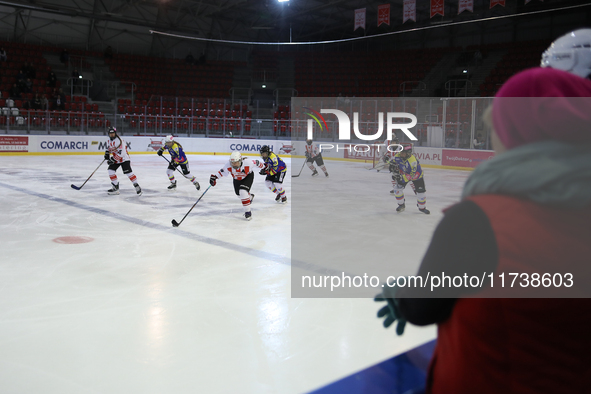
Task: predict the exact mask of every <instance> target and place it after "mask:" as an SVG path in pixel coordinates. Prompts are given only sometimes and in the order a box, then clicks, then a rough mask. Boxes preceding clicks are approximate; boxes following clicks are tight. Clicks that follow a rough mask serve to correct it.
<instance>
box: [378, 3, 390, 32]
mask: <svg viewBox="0 0 591 394" xmlns="http://www.w3.org/2000/svg"><path fill="white" fill-rule="evenodd" d="M382 23H385V24H386V25H388V26H390V4H382V5H379V6H378V27H380V25H381V24H382Z"/></svg>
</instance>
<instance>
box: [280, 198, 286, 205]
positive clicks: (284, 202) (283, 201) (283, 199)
mask: <svg viewBox="0 0 591 394" xmlns="http://www.w3.org/2000/svg"><path fill="white" fill-rule="evenodd" d="M281 204H287V197H285V196H283V197H281Z"/></svg>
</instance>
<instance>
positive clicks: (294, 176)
mask: <svg viewBox="0 0 591 394" xmlns="http://www.w3.org/2000/svg"><path fill="white" fill-rule="evenodd" d="M307 162H308V159H306V160H304V164H302V168H300V172H299V173H298V174H297V175H292V176H291V177H292V178H297V177H299V176H300V175H301V174H302V170H303V169H304V166H305V165H306V163H307Z"/></svg>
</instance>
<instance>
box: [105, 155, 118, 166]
mask: <svg viewBox="0 0 591 394" xmlns="http://www.w3.org/2000/svg"><path fill="white" fill-rule="evenodd" d="M115 163H117V162H116V161H115V158H113V157H111V158H110V159H109V160H107V164H108V165H110V166H111V165H113V164H115Z"/></svg>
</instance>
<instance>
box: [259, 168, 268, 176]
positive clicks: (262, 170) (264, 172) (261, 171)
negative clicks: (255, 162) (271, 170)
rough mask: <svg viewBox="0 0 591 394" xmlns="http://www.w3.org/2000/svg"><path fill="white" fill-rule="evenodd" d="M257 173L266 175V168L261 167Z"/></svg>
mask: <svg viewBox="0 0 591 394" xmlns="http://www.w3.org/2000/svg"><path fill="white" fill-rule="evenodd" d="M259 174H260V175H267V170H266V169H265V168H263V169H261V170H260V171H259Z"/></svg>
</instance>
